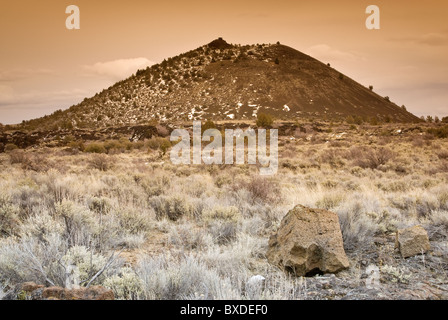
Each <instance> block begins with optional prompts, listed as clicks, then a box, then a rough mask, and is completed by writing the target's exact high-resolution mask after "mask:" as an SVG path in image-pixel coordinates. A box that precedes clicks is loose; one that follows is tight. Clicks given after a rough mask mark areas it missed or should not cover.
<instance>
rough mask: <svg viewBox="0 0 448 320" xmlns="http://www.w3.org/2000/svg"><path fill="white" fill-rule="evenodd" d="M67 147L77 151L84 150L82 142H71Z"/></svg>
mask: <svg viewBox="0 0 448 320" xmlns="http://www.w3.org/2000/svg"><path fill="white" fill-rule="evenodd" d="M68 147H69V148H71V149H73V150H79V151H84V148H85V146H84V142H83V141H71V142H69V143H68Z"/></svg>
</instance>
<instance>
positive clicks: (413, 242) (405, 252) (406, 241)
mask: <svg viewBox="0 0 448 320" xmlns="http://www.w3.org/2000/svg"><path fill="white" fill-rule="evenodd" d="M395 247H396V248H398V250H399V251H400V253H401V256H402V257H403V258H409V257H413V256H415V255H418V254H422V253H425V252H427V251H428V250H429V249H430V248H431V245H430V244H429V238H428V233H427V232H426V230H425V229H424V228H423V227H422V226H420V225H417V226H413V227H412V228H407V229H401V230H398V231H397V233H396V237H395Z"/></svg>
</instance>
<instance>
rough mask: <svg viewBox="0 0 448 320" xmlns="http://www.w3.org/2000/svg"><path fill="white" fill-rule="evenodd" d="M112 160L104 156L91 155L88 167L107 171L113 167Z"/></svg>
mask: <svg viewBox="0 0 448 320" xmlns="http://www.w3.org/2000/svg"><path fill="white" fill-rule="evenodd" d="M112 159H113V158H111V156H108V155H105V154H92V155H91V156H90V158H89V159H88V162H89V165H90V167H92V168H94V169H97V170H100V171H107V170H109V169H110V168H112V166H113V163H114V162H113V160H112Z"/></svg>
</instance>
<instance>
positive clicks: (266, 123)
mask: <svg viewBox="0 0 448 320" xmlns="http://www.w3.org/2000/svg"><path fill="white" fill-rule="evenodd" d="M273 123H274V120H273V119H272V116H271V115H269V114H266V113H259V114H258V115H257V127H262V128H270V127H271V126H272V125H273Z"/></svg>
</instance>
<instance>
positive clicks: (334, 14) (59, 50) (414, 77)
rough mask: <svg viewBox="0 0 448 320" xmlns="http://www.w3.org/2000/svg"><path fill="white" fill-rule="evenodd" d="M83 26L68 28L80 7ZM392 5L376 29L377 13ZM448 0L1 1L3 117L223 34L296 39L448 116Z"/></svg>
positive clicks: (417, 106)
mask: <svg viewBox="0 0 448 320" xmlns="http://www.w3.org/2000/svg"><path fill="white" fill-rule="evenodd" d="M72 4H73V5H77V6H78V7H79V9H80V12H81V29H80V30H67V29H66V27H65V20H66V18H67V17H68V14H66V13H65V9H66V7H67V6H68V5H72ZM371 4H375V5H377V6H378V7H379V8H380V10H381V30H367V28H366V27H365V20H366V18H367V15H366V14H365V10H366V8H367V6H368V5H371ZM447 17H448V1H443V0H426V1H415V0H394V1H390V0H387V1H386V0H369V1H364V0H351V1H348V0H319V1H311V0H309V1H302V0H300V1H299V0H288V1H284V0H276V1H272V0H269V1H264V0H256V1H252V0H244V1H243V0H226V1H214V0H207V1H199V0H197V1H187V0H181V1H169V0H165V1H148V0H128V1H116V0H72V1H65V0H40V1H31V0H28V1H24V0H15V1H6V0H1V4H0V41H1V42H0V43H1V44H0V122H2V123H18V122H21V121H22V120H26V119H31V118H35V117H40V116H43V115H45V114H48V113H51V112H53V111H55V110H57V109H64V108H67V107H69V106H71V105H73V104H76V103H78V102H80V101H82V100H83V98H84V97H90V96H92V95H94V94H95V93H96V92H99V91H101V90H102V89H104V88H107V87H109V86H110V85H111V84H113V83H114V82H116V81H118V80H122V79H124V78H126V77H127V76H129V75H131V74H132V73H134V72H135V71H136V70H137V69H139V68H143V67H145V66H147V65H150V64H152V63H154V62H160V61H162V60H163V59H164V58H167V57H170V56H175V55H177V54H180V53H182V52H185V51H188V50H191V49H195V48H197V47H199V46H201V45H204V44H206V43H208V42H210V41H212V40H213V39H215V38H217V37H223V38H224V39H225V40H227V41H228V42H230V43H240V44H254V43H275V42H276V41H280V42H281V43H282V44H286V45H289V46H291V47H293V48H295V49H297V50H299V51H302V52H304V53H307V54H309V55H311V56H313V57H315V58H317V59H319V60H321V61H322V62H325V63H327V62H329V63H331V65H332V67H334V68H336V69H338V70H340V71H341V72H343V73H345V74H346V75H348V76H350V77H352V78H353V79H355V80H356V81H358V82H360V83H361V84H363V85H366V86H368V85H373V86H374V90H375V91H376V92H378V93H379V94H381V95H383V96H386V95H387V96H389V97H390V98H391V100H392V101H393V102H395V103H397V104H399V105H403V104H404V105H406V107H407V109H408V110H409V111H411V112H413V113H414V114H417V115H419V116H420V115H427V114H431V115H438V116H446V115H448V23H447Z"/></svg>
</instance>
